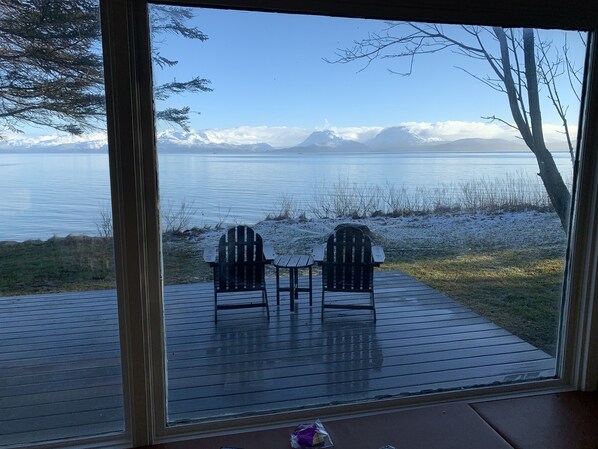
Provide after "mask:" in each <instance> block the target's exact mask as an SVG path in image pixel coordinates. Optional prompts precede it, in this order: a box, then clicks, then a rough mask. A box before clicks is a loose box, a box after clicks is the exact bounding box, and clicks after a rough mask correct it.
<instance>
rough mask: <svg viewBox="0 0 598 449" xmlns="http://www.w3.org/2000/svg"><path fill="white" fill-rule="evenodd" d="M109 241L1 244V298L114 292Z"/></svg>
mask: <svg viewBox="0 0 598 449" xmlns="http://www.w3.org/2000/svg"><path fill="white" fill-rule="evenodd" d="M113 254H114V251H113V244H112V240H111V239H103V238H92V237H66V238H51V239H49V240H46V241H40V240H29V241H26V242H23V243H14V242H1V243H0V273H1V276H0V295H3V296H8V295H23V294H36V293H49V292H60V291H79V290H99V289H107V288H114V286H115V276H114V256H113Z"/></svg>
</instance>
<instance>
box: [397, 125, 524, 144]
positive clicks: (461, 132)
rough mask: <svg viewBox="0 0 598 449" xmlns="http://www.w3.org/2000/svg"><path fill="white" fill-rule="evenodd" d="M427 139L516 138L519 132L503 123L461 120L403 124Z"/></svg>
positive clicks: (431, 140)
mask: <svg viewBox="0 0 598 449" xmlns="http://www.w3.org/2000/svg"><path fill="white" fill-rule="evenodd" d="M402 125H403V126H405V127H407V128H408V129H409V130H410V131H411V132H413V133H414V134H417V135H418V136H420V137H422V138H423V139H424V140H426V141H430V142H433V141H444V140H446V141H450V140H457V139H467V138H479V139H507V140H515V139H516V137H517V132H516V131H515V130H514V129H513V128H510V127H508V126H507V125H504V124H502V123H485V122H461V121H455V120H450V121H446V122H435V123H429V122H406V123H403V124H402Z"/></svg>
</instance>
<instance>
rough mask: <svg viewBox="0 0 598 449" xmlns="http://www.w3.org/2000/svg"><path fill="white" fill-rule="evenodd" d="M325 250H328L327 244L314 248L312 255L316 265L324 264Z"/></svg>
mask: <svg viewBox="0 0 598 449" xmlns="http://www.w3.org/2000/svg"><path fill="white" fill-rule="evenodd" d="M325 250H326V243H322V244H321V245H316V246H314V249H313V250H312V255H313V258H314V261H315V262H316V263H322V262H324V251H325Z"/></svg>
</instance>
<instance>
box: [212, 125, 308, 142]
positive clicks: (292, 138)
mask: <svg viewBox="0 0 598 449" xmlns="http://www.w3.org/2000/svg"><path fill="white" fill-rule="evenodd" d="M203 132H204V133H205V135H206V136H207V137H208V138H209V139H210V141H211V142H212V143H228V144H232V145H242V144H256V143H267V144H270V145H272V146H273V147H287V146H294V145H297V144H298V143H301V142H302V141H303V140H305V138H307V136H308V135H309V134H310V133H311V130H309V129H304V128H293V127H287V126H239V127H237V128H220V129H209V130H203Z"/></svg>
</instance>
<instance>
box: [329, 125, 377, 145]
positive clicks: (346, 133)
mask: <svg viewBox="0 0 598 449" xmlns="http://www.w3.org/2000/svg"><path fill="white" fill-rule="evenodd" d="M328 129H330V130H331V131H333V132H334V133H335V134H336V135H337V136H339V137H342V138H343V139H347V140H356V141H357V142H365V141H367V140H370V139H373V138H374V137H376V134H378V133H379V132H380V131H382V130H383V129H384V128H383V127H382V126H362V127H348V128H337V127H334V126H331V127H329V128H328Z"/></svg>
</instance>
